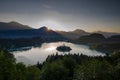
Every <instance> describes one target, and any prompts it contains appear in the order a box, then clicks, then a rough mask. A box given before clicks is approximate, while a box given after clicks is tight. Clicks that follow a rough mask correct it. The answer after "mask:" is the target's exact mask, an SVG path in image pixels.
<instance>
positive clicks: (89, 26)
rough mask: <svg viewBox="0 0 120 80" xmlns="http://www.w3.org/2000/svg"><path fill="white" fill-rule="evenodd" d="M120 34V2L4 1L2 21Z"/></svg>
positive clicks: (0, 3) (0, 0)
mask: <svg viewBox="0 0 120 80" xmlns="http://www.w3.org/2000/svg"><path fill="white" fill-rule="evenodd" d="M10 21H16V22H19V23H22V24H25V25H29V26H31V27H33V28H40V27H42V26H47V27H48V28H50V29H53V30H64V31H72V30H75V29H83V30H85V31H88V32H93V31H107V32H119V33H120V0H0V22H10Z"/></svg>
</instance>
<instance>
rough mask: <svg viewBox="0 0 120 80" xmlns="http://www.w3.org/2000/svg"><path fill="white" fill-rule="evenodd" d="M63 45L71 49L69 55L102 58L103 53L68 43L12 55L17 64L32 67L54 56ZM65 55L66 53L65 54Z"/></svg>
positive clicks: (42, 46) (47, 44)
mask: <svg viewBox="0 0 120 80" xmlns="http://www.w3.org/2000/svg"><path fill="white" fill-rule="evenodd" d="M63 44H65V45H66V46H70V47H71V48H72V50H71V52H70V53H71V54H74V53H80V54H81V53H82V54H85V55H89V56H99V55H101V56H103V55H104V53H101V52H97V51H95V50H90V49H89V47H88V46H85V45H79V44H73V43H68V42H52V43H43V44H42V45H41V46H40V47H37V48H34V47H33V48H31V49H30V50H27V51H14V52H13V54H14V56H15V58H16V59H17V62H23V63H24V64H26V65H34V64H36V63H37V62H38V61H39V62H40V63H42V62H43V61H45V59H46V58H47V56H48V55H50V54H56V52H58V51H57V50H56V47H57V46H60V45H63ZM58 54H65V53H62V52H58ZM66 54H67V53H66Z"/></svg>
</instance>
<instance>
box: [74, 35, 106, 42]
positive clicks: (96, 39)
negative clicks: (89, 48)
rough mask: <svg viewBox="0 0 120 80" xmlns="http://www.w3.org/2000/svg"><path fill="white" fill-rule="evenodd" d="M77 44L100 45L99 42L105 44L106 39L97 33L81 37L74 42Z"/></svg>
mask: <svg viewBox="0 0 120 80" xmlns="http://www.w3.org/2000/svg"><path fill="white" fill-rule="evenodd" d="M76 41H77V42H78V43H87V44H91V43H101V42H105V41H106V38H105V37H104V36H103V35H102V34H99V33H93V34H90V35H87V36H81V37H80V38H78V39H77V40H76Z"/></svg>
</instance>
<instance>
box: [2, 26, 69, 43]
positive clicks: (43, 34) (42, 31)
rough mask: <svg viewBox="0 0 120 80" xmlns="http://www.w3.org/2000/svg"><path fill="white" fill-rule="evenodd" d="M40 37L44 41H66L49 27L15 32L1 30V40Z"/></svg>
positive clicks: (14, 30)
mask: <svg viewBox="0 0 120 80" xmlns="http://www.w3.org/2000/svg"><path fill="white" fill-rule="evenodd" d="M33 37H40V38H41V39H42V40H44V41H61V40H66V39H67V38H65V37H64V36H62V35H60V34H58V33H56V32H55V31H53V30H50V29H48V28H47V27H45V26H44V27H41V28H39V29H31V28H30V29H18V30H17V29H13V30H1V31H0V38H1V39H18V38H33Z"/></svg>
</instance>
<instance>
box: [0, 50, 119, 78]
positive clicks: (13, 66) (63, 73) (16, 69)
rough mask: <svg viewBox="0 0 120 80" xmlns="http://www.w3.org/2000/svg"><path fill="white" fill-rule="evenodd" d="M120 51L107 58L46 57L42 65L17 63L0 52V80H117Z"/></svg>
mask: <svg viewBox="0 0 120 80" xmlns="http://www.w3.org/2000/svg"><path fill="white" fill-rule="evenodd" d="M119 75H120V51H119V50H118V51H115V52H113V53H112V54H111V55H107V54H106V56H92V57H91V56H86V55H83V54H79V53H78V54H70V53H69V54H66V55H58V53H56V55H49V56H48V57H47V59H46V61H44V62H43V63H39V62H38V63H36V65H32V66H31V65H29V66H26V65H24V64H23V63H16V60H15V58H14V56H13V55H12V54H11V53H9V52H8V51H6V50H4V49H1V50H0V80H120V76H119Z"/></svg>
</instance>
